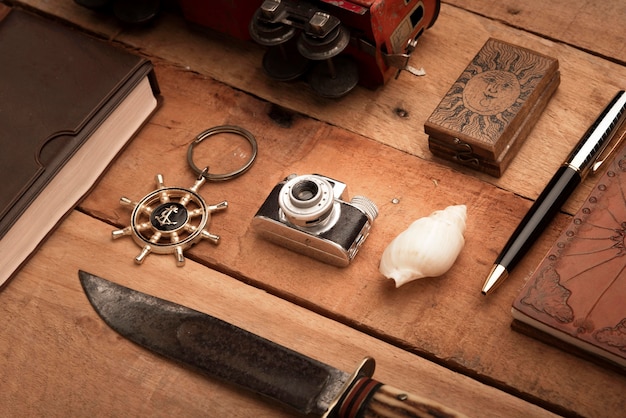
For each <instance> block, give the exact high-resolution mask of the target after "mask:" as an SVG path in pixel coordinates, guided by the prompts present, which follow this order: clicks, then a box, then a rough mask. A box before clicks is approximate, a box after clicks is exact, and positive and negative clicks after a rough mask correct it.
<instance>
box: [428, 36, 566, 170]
mask: <svg viewBox="0 0 626 418" xmlns="http://www.w3.org/2000/svg"><path fill="white" fill-rule="evenodd" d="M558 68H559V63H558V61H557V60H556V59H555V58H552V57H548V56H546V55H543V54H540V53H538V52H535V51H532V50H530V49H527V48H523V47H520V46H517V45H513V44H510V43H508V42H504V41H500V40H498V39H494V38H490V39H489V40H487V42H485V44H484V45H483V47H482V48H481V49H480V51H478V53H477V54H476V55H475V56H474V58H473V59H472V61H471V62H470V63H469V64H468V66H467V67H466V68H465V70H464V71H463V73H461V75H460V76H459V78H458V79H457V80H456V81H455V82H454V83H453V84H452V86H451V87H450V89H449V90H448V92H447V93H446V95H445V96H444V97H443V99H442V100H441V102H440V103H439V105H438V106H437V107H436V108H435V110H434V111H433V113H432V114H431V115H430V117H429V118H428V120H427V121H426V122H425V124H424V132H425V133H426V134H427V135H428V147H429V149H430V151H431V152H432V153H433V155H435V156H437V157H440V158H444V159H446V160H450V161H454V162H456V163H458V164H462V165H464V166H467V167H470V168H473V169H475V170H478V171H482V172H485V173H487V174H489V175H491V176H494V177H500V176H501V175H502V174H503V173H504V171H505V170H506V168H507V167H508V165H509V164H510V163H511V160H512V159H513V157H514V156H515V154H516V153H517V151H518V150H519V148H520V147H521V146H522V144H523V142H524V141H525V139H526V137H527V136H528V134H529V133H530V131H531V130H532V128H533V127H534V125H535V123H536V121H537V120H538V119H539V117H540V116H541V113H542V112H543V110H544V109H545V107H546V106H547V105H548V102H549V101H550V98H551V97H552V94H553V93H554V92H555V91H556V89H557V87H558V85H559V83H560V75H559V71H558Z"/></svg>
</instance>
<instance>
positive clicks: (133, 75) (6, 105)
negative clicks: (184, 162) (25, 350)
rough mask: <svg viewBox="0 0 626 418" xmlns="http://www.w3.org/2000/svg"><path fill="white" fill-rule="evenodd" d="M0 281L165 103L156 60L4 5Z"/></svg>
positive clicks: (0, 15) (0, 9)
mask: <svg viewBox="0 0 626 418" xmlns="http://www.w3.org/2000/svg"><path fill="white" fill-rule="evenodd" d="M0 57H2V58H1V59H2V64H1V65H0V177H1V178H2V181H1V182H0V285H2V284H3V283H4V282H5V281H6V280H7V279H8V278H9V277H10V276H11V275H12V273H13V272H14V271H15V270H16V269H18V268H19V266H20V265H21V264H22V263H23V262H24V260H26V259H27V258H28V256H29V255H30V254H31V253H32V252H33V251H34V250H35V248H36V247H37V245H38V244H39V243H40V242H41V241H42V240H43V239H44V238H45V236H46V235H47V234H48V233H49V232H50V231H51V230H52V229H53V228H54V226H55V225H56V224H57V223H58V222H59V220H60V219H62V218H63V217H64V216H65V215H66V214H67V213H68V212H69V211H70V210H71V209H72V208H73V207H74V206H75V205H76V204H77V203H78V201H79V200H80V199H81V198H82V197H83V196H84V195H85V194H86V193H87V192H88V191H89V190H90V189H91V187H92V186H93V184H94V183H95V182H96V181H97V179H98V178H99V176H100V175H101V174H102V173H103V172H104V171H105V169H106V168H107V166H108V165H109V164H110V162H111V161H112V160H113V159H114V158H115V156H116V155H117V154H118V152H119V151H120V150H121V149H122V148H123V147H124V145H125V144H126V143H127V142H128V140H129V139H130V138H131V137H132V136H133V134H134V133H135V132H136V131H137V130H138V129H139V128H140V127H141V126H142V125H143V124H144V123H145V121H146V120H147V119H148V118H149V116H150V115H151V114H152V112H153V111H154V110H155V109H156V108H157V106H158V94H159V89H158V84H157V82H156V77H155V75H154V70H153V66H152V64H151V62H150V61H149V60H147V59H145V58H143V57H140V56H137V55H134V54H131V53H129V52H127V51H125V50H123V49H120V48H116V47H114V46H112V45H111V44H109V43H106V42H104V41H101V40H98V39H95V38H92V37H90V36H87V35H86V34H83V33H81V32H79V31H78V30H75V29H72V28H70V27H68V26H65V25H63V24H62V23H60V22H57V21H51V20H47V19H46V18H43V17H40V16H37V15H34V14H31V13H29V12H26V11H23V10H21V9H18V8H10V7H8V6H5V5H2V4H0Z"/></svg>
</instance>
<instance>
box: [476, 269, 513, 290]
mask: <svg viewBox="0 0 626 418" xmlns="http://www.w3.org/2000/svg"><path fill="white" fill-rule="evenodd" d="M508 276H509V272H508V271H507V270H506V268H505V267H504V266H503V265H501V264H494V266H493V268H492V269H491V272H490V273H489V276H487V279H486V280H485V283H484V284H483V289H482V291H481V293H482V294H483V295H488V294H490V293H491V292H493V291H494V290H495V289H496V288H497V287H498V286H499V285H500V284H501V283H502V282H503V281H504V280H506V278H507V277H508Z"/></svg>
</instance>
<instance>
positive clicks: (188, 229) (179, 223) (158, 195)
mask: <svg viewBox="0 0 626 418" xmlns="http://www.w3.org/2000/svg"><path fill="white" fill-rule="evenodd" d="M218 133H235V134H239V135H241V136H243V137H245V138H246V139H247V140H248V142H249V143H250V145H251V147H252V153H251V158H250V159H249V160H248V162H247V163H246V164H245V165H244V166H243V167H241V168H239V169H238V170H236V171H233V172H232V173H227V174H211V173H209V169H208V168H205V169H203V170H200V169H199V168H198V167H197V166H196V165H195V163H194V162H193V148H194V147H195V146H196V145H198V144H199V143H200V142H202V141H203V140H205V139H206V138H208V137H210V136H212V135H215V134H218ZM256 154H257V144H256V140H255V139H254V137H253V136H252V134H250V133H249V132H248V131H246V130H245V129H243V128H239V127H237V126H217V127H214V128H211V129H208V130H206V131H204V132H202V133H201V134H200V135H198V136H197V137H196V139H195V140H194V141H193V142H192V143H191V145H190V146H189V149H188V152H187V160H188V163H189V165H190V166H191V168H192V169H193V170H194V172H196V173H197V174H198V178H197V180H196V182H195V183H194V184H193V185H192V186H191V187H190V188H182V187H166V186H165V183H164V179H163V176H162V175H161V174H157V175H156V184H157V189H156V190H154V191H152V192H150V193H148V194H147V195H146V196H144V197H143V198H142V199H141V200H140V201H138V202H134V201H132V200H130V199H128V198H126V197H122V198H121V199H120V203H121V204H122V205H124V206H131V207H133V211H132V214H131V217H130V225H129V226H127V227H125V228H123V229H118V230H115V231H113V232H112V234H111V235H112V237H113V239H117V238H120V237H123V236H128V235H130V236H132V238H133V240H134V241H135V243H136V244H137V245H138V246H140V247H141V248H142V249H141V252H140V253H139V255H138V256H137V257H135V262H136V263H137V264H142V263H143V262H144V260H145V258H146V257H147V256H148V255H149V254H150V253H156V254H174V256H175V257H176V265H178V266H183V265H184V264H185V257H184V255H183V251H185V250H187V249H188V248H189V247H191V246H192V245H194V244H196V243H197V242H198V241H200V240H202V239H207V240H209V241H210V242H212V243H213V244H218V243H219V240H220V237H219V236H218V235H215V234H212V233H211V232H209V231H208V230H207V229H206V228H207V227H208V226H209V223H210V221H211V214H212V213H213V212H216V211H219V210H224V209H226V208H227V207H228V202H226V201H223V202H220V203H218V204H216V205H207V204H206V202H205V201H204V199H203V198H202V196H200V195H199V194H198V189H199V188H200V187H201V186H202V185H203V184H204V183H205V182H206V181H224V180H229V179H231V178H234V177H237V176H239V175H241V174H242V173H244V172H245V171H247V170H248V168H250V166H251V165H252V163H253V162H254V159H255V157H256Z"/></svg>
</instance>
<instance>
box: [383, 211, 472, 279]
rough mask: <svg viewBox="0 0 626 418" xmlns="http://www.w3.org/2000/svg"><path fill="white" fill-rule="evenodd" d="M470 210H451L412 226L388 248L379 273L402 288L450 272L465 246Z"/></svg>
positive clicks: (436, 212) (435, 214)
mask: <svg viewBox="0 0 626 418" xmlns="http://www.w3.org/2000/svg"><path fill="white" fill-rule="evenodd" d="M466 219H467V208H466V206H465V205H456V206H448V207H447V208H445V209H444V210H438V211H435V212H433V213H431V214H430V215H429V216H426V217H424V218H420V219H418V220H416V221H415V222H413V223H412V224H411V225H410V226H409V228H408V229H406V230H405V231H403V232H402V233H400V235H398V236H397V237H396V238H394V240H393V241H391V243H389V245H388V246H387V248H385V251H384V252H383V255H382V258H381V260H380V266H379V270H380V272H381V273H382V274H383V275H384V276H385V277H387V278H388V279H393V280H395V282H396V287H400V286H402V285H403V284H405V283H408V282H410V281H412V280H416V279H421V278H424V277H437V276H441V275H442V274H444V273H445V272H447V271H448V270H449V269H450V267H452V264H454V261H455V260H456V258H457V256H458V255H459V253H460V252H461V249H462V248H463V246H464V245H465V239H464V238H463V233H464V232H465V221H466Z"/></svg>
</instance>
